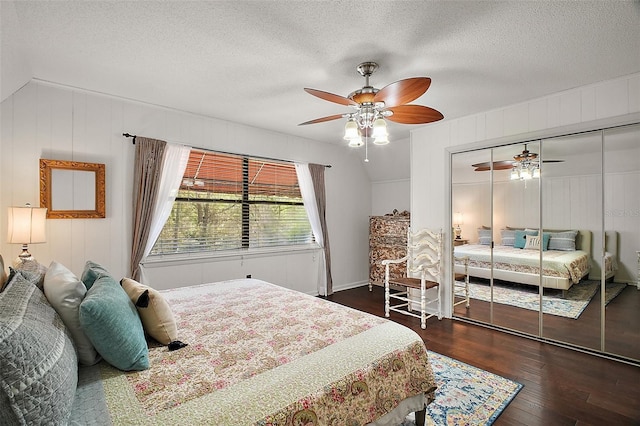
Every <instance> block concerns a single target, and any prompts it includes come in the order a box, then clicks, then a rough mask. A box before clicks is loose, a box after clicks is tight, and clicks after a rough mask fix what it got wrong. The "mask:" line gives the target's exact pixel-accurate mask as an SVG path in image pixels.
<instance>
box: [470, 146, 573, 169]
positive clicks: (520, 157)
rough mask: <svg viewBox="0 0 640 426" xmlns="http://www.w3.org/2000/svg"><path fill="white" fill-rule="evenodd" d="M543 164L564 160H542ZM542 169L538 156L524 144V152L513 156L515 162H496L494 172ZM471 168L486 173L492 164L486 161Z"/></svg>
mask: <svg viewBox="0 0 640 426" xmlns="http://www.w3.org/2000/svg"><path fill="white" fill-rule="evenodd" d="M542 162H543V163H562V162H564V160H542ZM530 166H534V167H538V168H539V167H540V160H539V159H538V154H537V153H535V152H530V151H529V150H528V149H527V144H524V150H523V151H522V152H521V153H520V154H517V155H514V156H513V160H503V161H494V162H493V170H511V169H513V168H514V167H518V168H525V167H530ZM471 167H474V171H475V172H486V171H487V170H491V162H490V161H486V162H484V163H476V164H472V165H471Z"/></svg>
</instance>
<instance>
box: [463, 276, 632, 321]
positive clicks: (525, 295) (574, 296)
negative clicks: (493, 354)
mask: <svg viewBox="0 0 640 426" xmlns="http://www.w3.org/2000/svg"><path fill="white" fill-rule="evenodd" d="M626 286H627V285H626V284H624V283H607V284H606V292H605V300H606V304H608V303H609V302H610V301H612V300H613V299H614V298H615V297H616V296H617V295H619V294H620V292H622V290H624V289H625V287H626ZM598 288H600V281H592V280H584V281H581V282H579V283H578V284H574V285H572V286H571V288H570V289H569V290H567V294H566V297H565V298H563V297H562V291H561V290H555V289H544V292H545V294H544V296H543V299H542V311H543V312H544V313H545V314H551V315H557V316H561V317H567V318H573V319H577V318H578V317H579V316H580V314H581V313H582V311H584V309H585V308H586V307H587V305H588V304H589V302H590V301H591V299H592V298H593V296H594V295H595V294H596V292H597V291H598ZM469 295H470V297H471V298H473V299H478V300H483V301H485V302H489V301H490V300H491V299H490V287H489V284H478V283H469ZM493 301H494V302H495V303H501V304H503V305H511V306H516V307H518V308H524V309H529V310H532V311H537V310H538V309H539V308H538V306H539V301H540V297H539V295H538V287H536V286H528V285H514V284H503V283H494V285H493Z"/></svg>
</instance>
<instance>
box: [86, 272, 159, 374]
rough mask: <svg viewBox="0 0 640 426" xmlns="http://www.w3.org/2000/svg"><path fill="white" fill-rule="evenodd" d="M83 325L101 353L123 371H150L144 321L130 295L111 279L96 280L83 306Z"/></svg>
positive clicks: (104, 277) (108, 277)
mask: <svg viewBox="0 0 640 426" xmlns="http://www.w3.org/2000/svg"><path fill="white" fill-rule="evenodd" d="M79 316H80V325H81V326H82V328H83V330H84V332H85V334H86V335H87V337H88V338H89V340H90V341H91V343H93V346H94V347H95V348H96V350H97V351H98V353H99V354H100V355H102V358H104V359H105V361H107V362H108V363H109V364H111V365H113V366H114V367H116V368H118V369H120V370H123V371H130V370H146V369H147V368H149V348H148V347H147V341H146V339H145V337H144V329H143V328H142V321H140V317H139V316H138V311H137V310H136V307H135V306H134V305H133V303H132V302H131V300H130V299H129V296H127V293H126V292H125V291H124V290H123V289H122V287H120V284H118V283H117V282H116V281H115V280H114V279H113V278H112V277H111V276H108V275H101V276H100V277H98V279H96V280H95V282H94V283H93V285H92V286H91V288H90V289H89V290H88V291H87V295H86V296H85V298H84V300H83V301H82V303H81V304H80V315H79Z"/></svg>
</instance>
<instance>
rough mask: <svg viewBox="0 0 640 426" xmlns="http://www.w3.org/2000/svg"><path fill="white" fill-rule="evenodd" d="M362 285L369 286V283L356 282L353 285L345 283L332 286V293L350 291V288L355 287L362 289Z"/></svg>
mask: <svg viewBox="0 0 640 426" xmlns="http://www.w3.org/2000/svg"><path fill="white" fill-rule="evenodd" d="M364 285H369V281H357V282H354V283H346V284H340V285H334V286H333V291H334V292H336V291H342V290H350V289H352V288H356V287H362V286H364Z"/></svg>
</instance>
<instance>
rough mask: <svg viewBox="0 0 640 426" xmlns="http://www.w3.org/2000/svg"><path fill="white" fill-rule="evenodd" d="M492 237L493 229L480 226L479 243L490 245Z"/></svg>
mask: <svg viewBox="0 0 640 426" xmlns="http://www.w3.org/2000/svg"><path fill="white" fill-rule="evenodd" d="M492 237H493V232H492V231H491V229H483V228H478V244H482V245H483V246H488V245H490V244H491V238H492Z"/></svg>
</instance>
